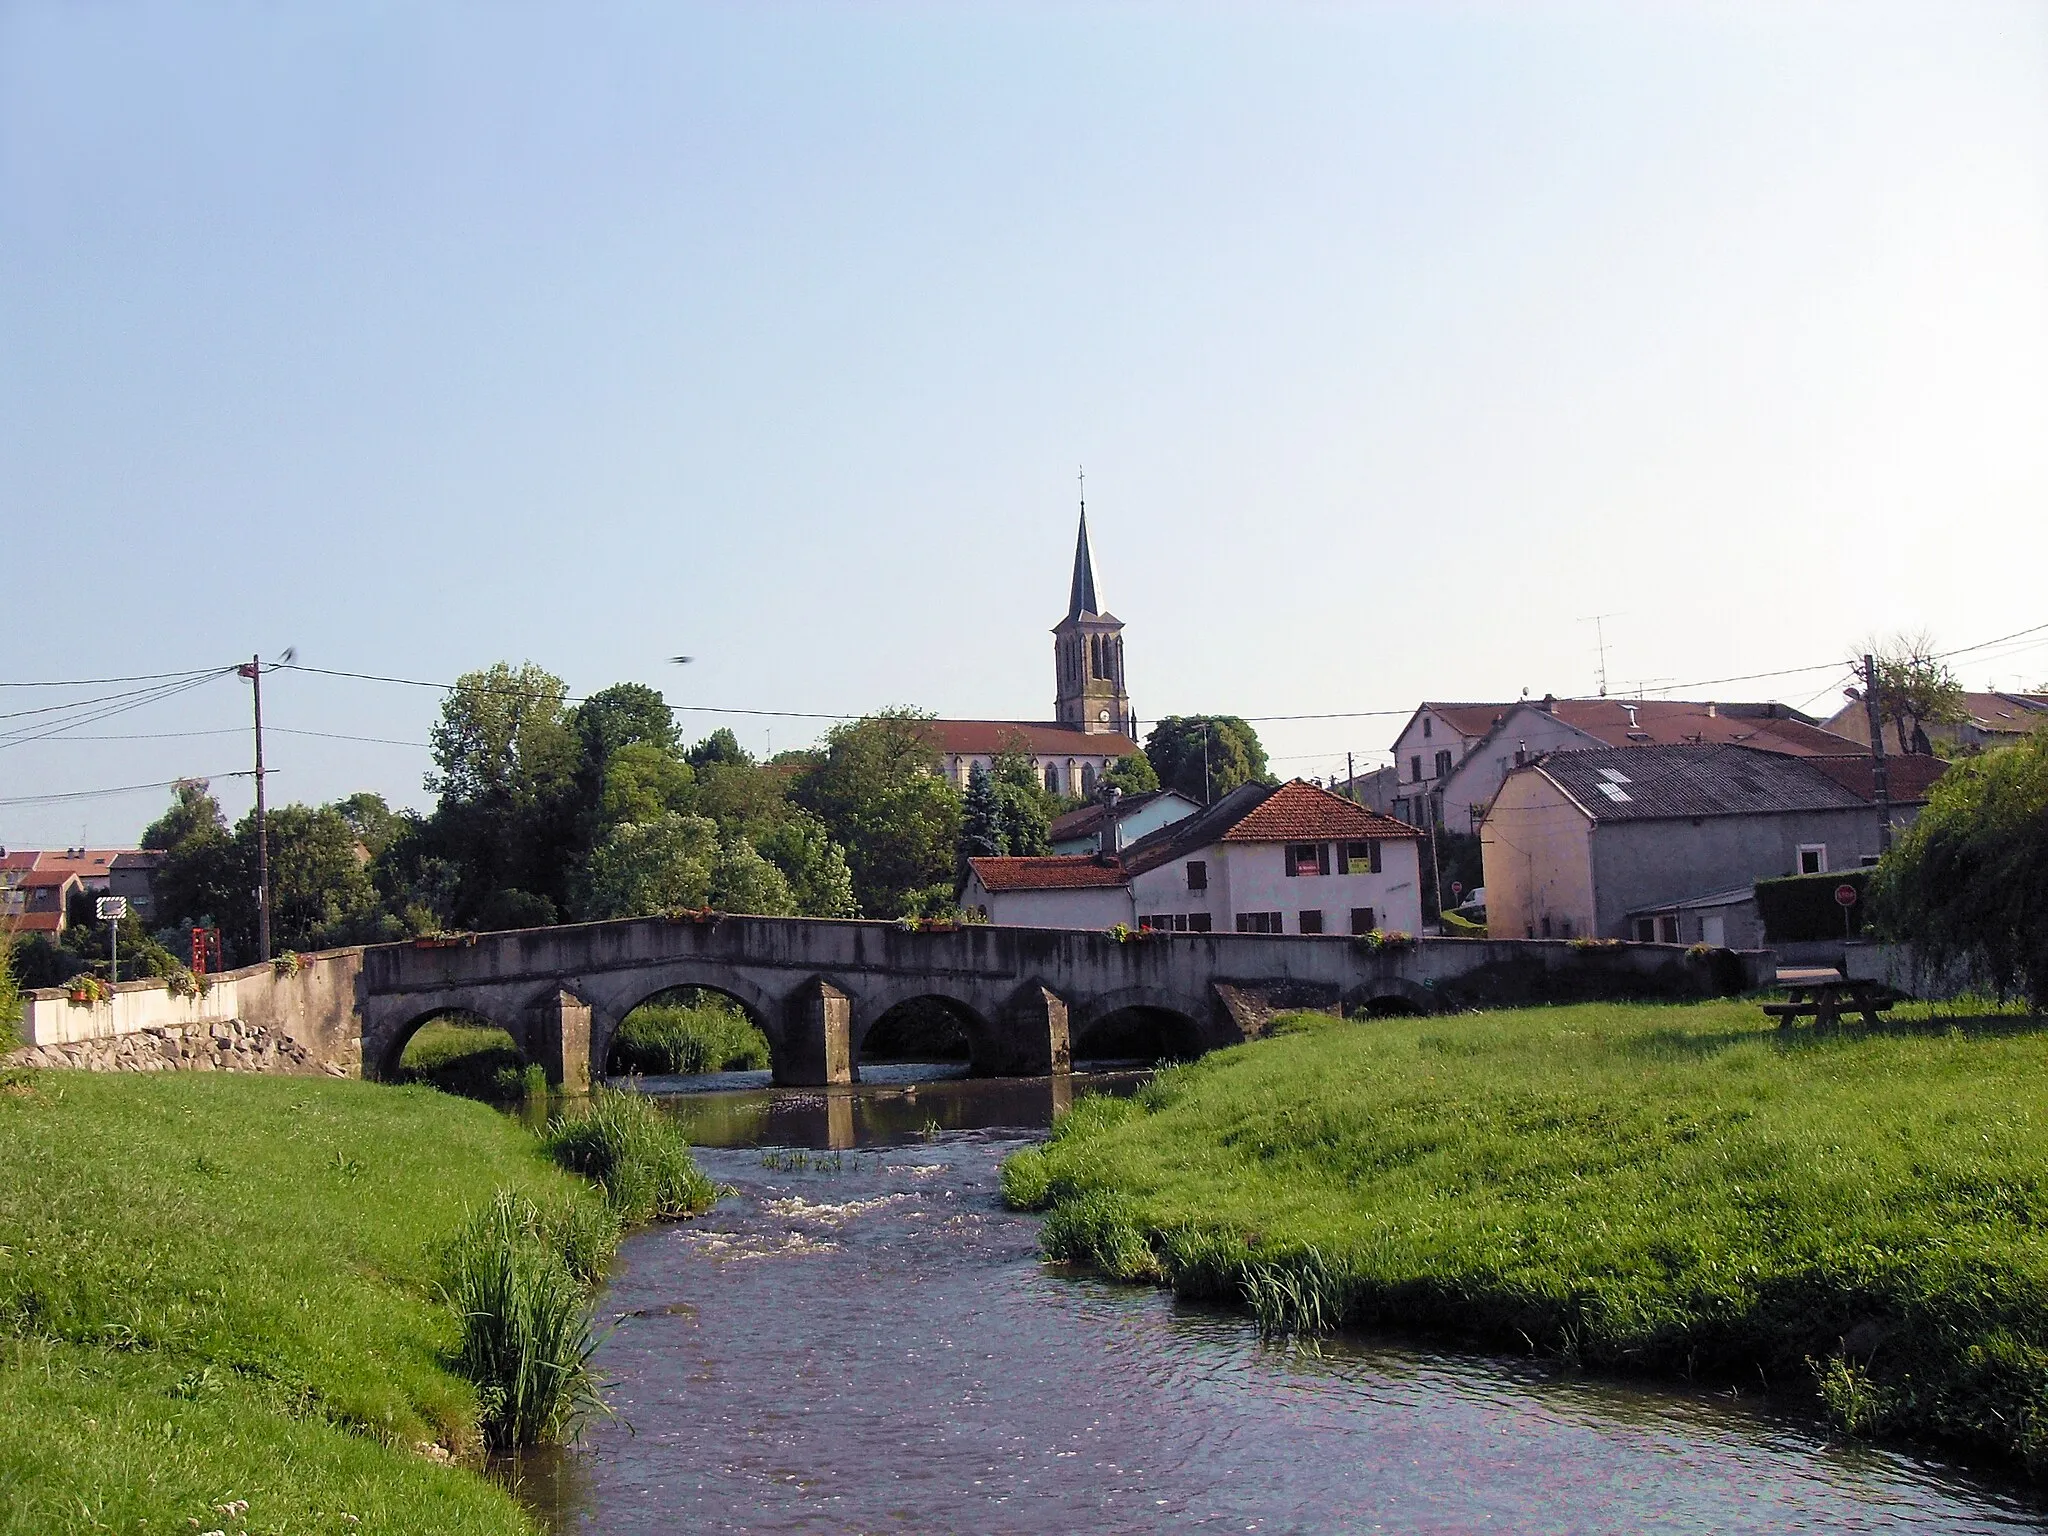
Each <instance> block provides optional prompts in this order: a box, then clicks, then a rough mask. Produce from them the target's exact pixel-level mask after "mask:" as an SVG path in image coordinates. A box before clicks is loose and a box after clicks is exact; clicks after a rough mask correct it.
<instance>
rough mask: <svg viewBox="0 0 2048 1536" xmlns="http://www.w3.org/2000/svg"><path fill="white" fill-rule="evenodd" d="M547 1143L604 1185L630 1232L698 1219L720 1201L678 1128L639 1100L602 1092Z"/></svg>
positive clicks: (553, 1127) (556, 1126)
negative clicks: (656, 1223)
mask: <svg viewBox="0 0 2048 1536" xmlns="http://www.w3.org/2000/svg"><path fill="white" fill-rule="evenodd" d="M542 1139H543V1141H544V1143H545V1144H546V1146H547V1149H548V1151H549V1152H550V1153H551V1154H552V1155H553V1157H554V1159H555V1161H557V1162H558V1163H560V1164H561V1165H562V1166H563V1167H564V1168H567V1169H569V1170H570V1171H571V1172H572V1173H580V1174H582V1175H583V1176H584V1177H585V1178H589V1179H595V1180H597V1181H598V1183H600V1184H602V1185H603V1186H604V1192H605V1198H606V1200H607V1201H609V1202H610V1205H611V1208H612V1210H613V1211H614V1212H616V1213H617V1215H618V1219H619V1220H620V1221H622V1222H624V1223H625V1224H626V1225H628V1226H637V1225H640V1224H641V1223H644V1222H649V1221H673V1220H676V1219H677V1218H679V1217H683V1216H694V1215H696V1214H697V1213H698V1212H700V1211H706V1210H709V1209H710V1208H711V1206H712V1204H713V1202H714V1201H716V1200H717V1198H718V1189H717V1186H716V1185H714V1184H713V1183H712V1182H711V1181H710V1180H709V1179H707V1178H705V1177H704V1175H703V1173H702V1172H701V1171H699V1169H698V1167H697V1164H696V1162H695V1160H694V1159H692V1158H691V1156H690V1147H689V1143H688V1142H686V1141H685V1140H684V1139H683V1133H682V1132H681V1131H680V1130H678V1129H677V1127H676V1123H675V1122H674V1121H673V1120H671V1119H670V1118H669V1117H668V1116H667V1115H665V1114H663V1113H662V1112H661V1110H660V1109H659V1108H658V1107H657V1106H656V1105H655V1104H654V1103H653V1102H652V1101H650V1100H648V1099H647V1098H645V1097H643V1096H642V1095H640V1094H637V1093H623V1092H620V1091H618V1090H616V1089H610V1088H599V1089H598V1090H597V1091H596V1092H595V1093H593V1094H592V1095H591V1099H590V1107H589V1110H588V1112H587V1113H585V1114H583V1115H580V1116H578V1117H576V1118H575V1119H569V1118H566V1117H562V1116H557V1117H556V1118H555V1119H554V1120H552V1121H551V1122H549V1125H548V1128H547V1131H546V1133H545V1135H544V1136H543V1138H542Z"/></svg>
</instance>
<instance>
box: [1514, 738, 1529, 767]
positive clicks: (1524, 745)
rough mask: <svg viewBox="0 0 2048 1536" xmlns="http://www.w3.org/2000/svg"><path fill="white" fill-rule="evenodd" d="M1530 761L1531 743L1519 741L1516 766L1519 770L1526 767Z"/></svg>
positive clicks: (1516, 746) (1516, 750) (1516, 744)
mask: <svg viewBox="0 0 2048 1536" xmlns="http://www.w3.org/2000/svg"><path fill="white" fill-rule="evenodd" d="M1528 761H1529V743H1528V742H1526V741H1518V742H1516V743H1515V766H1516V767H1517V768H1520V767H1523V766H1525V765H1526V764H1527V763H1528Z"/></svg>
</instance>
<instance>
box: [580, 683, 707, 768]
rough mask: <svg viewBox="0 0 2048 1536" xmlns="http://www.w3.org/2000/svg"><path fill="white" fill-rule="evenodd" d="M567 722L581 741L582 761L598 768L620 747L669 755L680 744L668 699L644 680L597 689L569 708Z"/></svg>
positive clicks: (607, 761) (608, 760) (674, 718)
mask: <svg viewBox="0 0 2048 1536" xmlns="http://www.w3.org/2000/svg"><path fill="white" fill-rule="evenodd" d="M569 723H570V726H571V728H572V729H574V731H575V732H576V736H577V739H578V741H579V742H581V743H582V747H583V757H584V760H585V761H586V762H588V763H591V764H593V765H594V766H595V767H597V768H598V769H599V770H600V771H602V769H603V768H604V767H605V765H606V764H608V763H609V762H610V761H611V760H612V757H613V755H614V754H615V753H616V752H618V750H619V749H620V748H621V747H628V746H644V747H653V748H654V749H655V750H657V751H659V752H662V753H665V754H669V755H673V754H674V753H675V751H676V748H677V747H678V746H679V745H680V743H679V741H678V740H677V736H676V717H675V715H674V713H673V712H672V711H671V710H670V709H669V707H668V701H667V700H665V699H664V698H662V696H661V694H660V692H659V691H658V690H656V689H653V688H650V687H648V686H647V685H646V684H645V683H614V684H613V685H612V686H611V687H609V688H602V689H599V690H598V691H597V692H596V693H593V694H592V695H591V696H590V697H589V698H587V699H585V700H584V701H583V702H582V703H581V704H579V705H577V706H576V708H575V709H574V710H573V711H571V713H570V716H569Z"/></svg>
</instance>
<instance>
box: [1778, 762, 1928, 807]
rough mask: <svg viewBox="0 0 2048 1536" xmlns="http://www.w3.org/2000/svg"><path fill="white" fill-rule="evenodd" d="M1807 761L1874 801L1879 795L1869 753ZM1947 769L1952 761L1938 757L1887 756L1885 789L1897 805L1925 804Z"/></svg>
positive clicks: (1846, 786)
mask: <svg viewBox="0 0 2048 1536" xmlns="http://www.w3.org/2000/svg"><path fill="white" fill-rule="evenodd" d="M1807 761H1808V762H1809V763H1811V764H1812V765H1813V766H1814V767H1816V768H1818V769H1819V770H1820V771H1821V772H1822V773H1824V774H1826V775H1827V776H1828V777H1829V778H1831V779H1833V780H1834V781H1835V782H1836V783H1837V784H1839V785H1841V786H1842V788H1844V789H1846V790H1848V791H1849V792H1850V793H1851V794H1853V795H1857V796H1860V797H1861V798H1863V799H1865V800H1870V801H1875V800H1876V799H1877V790H1876V788H1875V787H1874V786H1873V784H1872V778H1873V775H1872V773H1871V762H1872V759H1871V756H1870V754H1869V753H1867V752H1859V753H1855V754H1853V755H1847V756H1840V757H1834V756H1830V757H1810V758H1808V759H1807ZM1947 771H1948V764H1947V763H1945V762H1943V761H1942V760H1941V759H1940V758H1938V757H1922V756H1918V755H1915V756H1909V757H1887V758H1886V759H1885V760H1884V778H1885V792H1886V794H1887V795H1888V796H1889V797H1890V799H1891V803H1892V804H1893V805H1921V804H1924V803H1925V802H1926V800H1927V792H1928V791H1929V790H1930V789H1932V788H1933V787H1934V781H1935V780H1936V779H1938V778H1940V777H1941V776H1942V775H1943V774H1944V773H1946V772H1947Z"/></svg>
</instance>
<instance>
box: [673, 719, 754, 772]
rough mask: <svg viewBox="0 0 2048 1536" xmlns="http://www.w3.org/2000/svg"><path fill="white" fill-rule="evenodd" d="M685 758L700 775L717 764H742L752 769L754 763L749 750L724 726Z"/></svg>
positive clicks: (687, 753) (693, 748) (707, 737)
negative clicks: (748, 752)
mask: <svg viewBox="0 0 2048 1536" xmlns="http://www.w3.org/2000/svg"><path fill="white" fill-rule="evenodd" d="M684 756H685V757H686V758H688V760H689V764H690V766H691V767H692V768H695V769H696V770H697V771H698V772H699V773H702V772H703V771H704V770H705V769H706V768H709V767H711V766H712V765H713V764H715V763H721V764H732V763H740V764H745V765H747V766H750V767H751V766H752V764H753V761H754V760H753V758H752V757H750V756H748V754H747V749H746V748H745V747H743V746H741V745H740V739H739V737H737V736H735V735H733V733H732V732H731V731H729V730H727V729H726V728H725V727H724V726H722V725H721V726H720V727H719V728H718V729H717V730H715V731H713V732H712V733H711V734H710V735H709V736H706V737H705V738H704V739H703V740H702V741H700V742H698V743H697V745H695V746H694V747H692V748H690V750H689V751H688V752H686V753H685V754H684Z"/></svg>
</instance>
